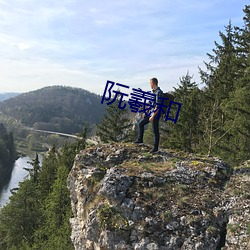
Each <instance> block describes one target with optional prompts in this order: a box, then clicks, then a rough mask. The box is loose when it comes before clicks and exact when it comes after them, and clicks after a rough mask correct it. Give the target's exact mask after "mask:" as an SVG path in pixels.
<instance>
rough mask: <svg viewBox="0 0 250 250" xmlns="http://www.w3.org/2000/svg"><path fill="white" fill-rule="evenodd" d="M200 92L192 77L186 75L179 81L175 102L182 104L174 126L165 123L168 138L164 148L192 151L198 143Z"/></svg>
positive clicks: (169, 122) (171, 123)
mask: <svg viewBox="0 0 250 250" xmlns="http://www.w3.org/2000/svg"><path fill="white" fill-rule="evenodd" d="M200 92H201V91H200V90H199V88H198V87H197V84H196V83H195V82H192V77H191V76H190V75H189V74H188V73H187V75H186V76H183V77H182V78H181V79H180V84H179V86H178V88H175V92H174V96H175V101H176V102H179V103H181V104H182V106H181V110H180V113H179V118H178V121H177V123H176V124H174V123H173V122H171V121H167V123H168V126H169V127H168V130H170V132H169V136H168V138H167V139H166V142H165V146H167V147H174V148H178V149H182V150H185V151H189V152H190V151H193V149H194V147H195V145H196V144H197V143H198V136H199V130H198V119H199V109H200V95H201V94H200ZM172 108H173V110H171V113H172V114H173V116H174V115H175V114H176V112H175V111H176V110H175V106H174V105H173V107H171V109H172Z"/></svg>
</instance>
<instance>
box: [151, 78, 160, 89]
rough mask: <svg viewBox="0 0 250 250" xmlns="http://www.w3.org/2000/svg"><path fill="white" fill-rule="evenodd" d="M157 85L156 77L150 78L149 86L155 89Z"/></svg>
mask: <svg viewBox="0 0 250 250" xmlns="http://www.w3.org/2000/svg"><path fill="white" fill-rule="evenodd" d="M157 87H158V80H157V78H152V79H150V88H151V89H152V90H155V89H157Z"/></svg>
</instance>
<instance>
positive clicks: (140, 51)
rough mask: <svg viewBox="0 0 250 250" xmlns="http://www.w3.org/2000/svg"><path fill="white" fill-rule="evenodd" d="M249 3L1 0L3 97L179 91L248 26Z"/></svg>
mask: <svg viewBox="0 0 250 250" xmlns="http://www.w3.org/2000/svg"><path fill="white" fill-rule="evenodd" d="M246 4H249V0H203V1H201V0H189V1H183V0H174V1H173V0H154V1H149V0H137V1H134V0H122V1H114V0H109V1H108V0H102V1H101V0H92V1H84V0H81V1H80V0H78V1H75V0H60V1H59V0H57V1H54V0H43V1H38V0H37V1H36V0H15V1H14V0H0V55H1V56H0V64H1V73H0V92H26V91H30V90H35V89H38V88H42V87H44V86H49V85H67V86H72V87H80V88H83V89H87V90H89V91H91V92H95V93H98V94H103V91H104V87H105V84H106V81H107V80H111V81H115V82H119V83H121V84H125V85H128V86H130V87H131V88H132V87H135V88H137V87H140V88H142V89H145V90H146V89H147V88H148V82H149V79H150V78H152V77H157V78H158V79H159V84H160V86H161V88H162V89H163V90H166V91H168V90H172V89H173V87H174V86H176V85H177V83H179V78H180V77H181V76H183V75H185V74H186V73H187V71H189V73H190V75H194V80H196V81H197V82H198V83H199V74H198V66H201V67H203V61H206V60H207V56H206V53H207V52H211V51H212V49H213V48H214V41H220V39H219V35H218V33H219V31H224V26H225V25H227V24H228V22H229V19H231V21H232V24H233V25H237V26H242V25H243V21H242V18H243V15H244V14H243V11H242V9H243V8H244V6H245V5H246Z"/></svg>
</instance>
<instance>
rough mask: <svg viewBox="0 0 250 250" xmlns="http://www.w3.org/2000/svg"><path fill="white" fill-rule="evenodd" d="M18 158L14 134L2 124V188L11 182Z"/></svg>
mask: <svg viewBox="0 0 250 250" xmlns="http://www.w3.org/2000/svg"><path fill="white" fill-rule="evenodd" d="M16 157H17V154H16V150H15V145H14V140H13V134H12V133H8V132H7V130H6V128H5V127H4V125H3V124H2V123H0V188H1V187H2V186H3V185H4V184H5V183H6V182H7V181H8V180H9V178H10V176H11V171H12V168H13V164H14V162H15V160H16Z"/></svg>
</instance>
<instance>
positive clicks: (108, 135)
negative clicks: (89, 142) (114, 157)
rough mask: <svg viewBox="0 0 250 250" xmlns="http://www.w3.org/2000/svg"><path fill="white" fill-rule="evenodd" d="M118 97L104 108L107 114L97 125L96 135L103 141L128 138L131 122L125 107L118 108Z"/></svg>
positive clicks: (117, 140)
mask: <svg viewBox="0 0 250 250" xmlns="http://www.w3.org/2000/svg"><path fill="white" fill-rule="evenodd" d="M119 101H120V97H118V98H117V100H116V101H115V102H113V103H112V104H110V105H108V106H107V108H106V111H107V114H104V116H103V119H102V121H101V123H100V124H98V125H97V132H96V134H97V136H100V139H101V140H102V141H103V142H105V143H106V142H119V141H125V140H128V138H129V134H130V129H131V127H132V126H131V124H130V119H129V118H128V111H127V109H126V108H125V109H120V108H119V106H118V105H119Z"/></svg>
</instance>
